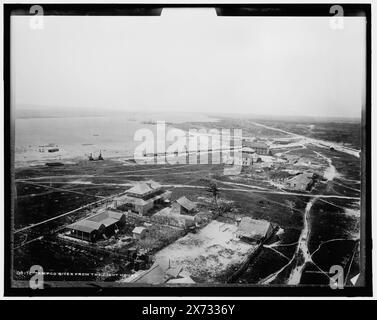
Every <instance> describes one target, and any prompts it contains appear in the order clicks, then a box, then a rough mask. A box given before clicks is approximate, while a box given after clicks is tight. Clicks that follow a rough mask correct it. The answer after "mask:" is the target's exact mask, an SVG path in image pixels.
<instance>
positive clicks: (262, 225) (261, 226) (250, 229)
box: [237, 217, 271, 240]
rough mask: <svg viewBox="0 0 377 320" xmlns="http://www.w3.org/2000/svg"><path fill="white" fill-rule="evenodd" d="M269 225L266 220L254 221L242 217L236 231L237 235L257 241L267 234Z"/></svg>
mask: <svg viewBox="0 0 377 320" xmlns="http://www.w3.org/2000/svg"><path fill="white" fill-rule="evenodd" d="M270 225H271V223H270V222H268V221H266V220H255V219H252V218H250V217H244V218H242V219H241V222H240V225H239V227H238V229H237V235H238V236H241V237H248V238H253V239H256V240H259V239H261V238H263V237H264V236H265V235H266V234H267V231H268V228H269V227H270Z"/></svg>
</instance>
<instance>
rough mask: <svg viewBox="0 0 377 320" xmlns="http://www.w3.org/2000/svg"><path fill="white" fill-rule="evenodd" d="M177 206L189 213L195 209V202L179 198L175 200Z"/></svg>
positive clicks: (183, 197)
mask: <svg viewBox="0 0 377 320" xmlns="http://www.w3.org/2000/svg"><path fill="white" fill-rule="evenodd" d="M176 201H177V203H178V204H179V205H181V206H182V207H184V208H185V209H187V210H189V211H191V210H193V209H195V208H196V204H195V202H192V201H191V200H189V199H187V198H186V197H185V196H182V197H180V198H179V199H177V200H176Z"/></svg>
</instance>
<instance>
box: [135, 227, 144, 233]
mask: <svg viewBox="0 0 377 320" xmlns="http://www.w3.org/2000/svg"><path fill="white" fill-rule="evenodd" d="M144 230H147V229H146V228H144V227H135V228H134V229H133V230H132V233H137V234H141V233H142V232H143V231H144Z"/></svg>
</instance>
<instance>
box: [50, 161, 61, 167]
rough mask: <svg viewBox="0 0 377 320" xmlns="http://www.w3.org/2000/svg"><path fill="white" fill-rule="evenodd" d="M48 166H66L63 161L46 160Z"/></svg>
mask: <svg viewBox="0 0 377 320" xmlns="http://www.w3.org/2000/svg"><path fill="white" fill-rule="evenodd" d="M46 166H48V167H61V166H64V163H63V162H46Z"/></svg>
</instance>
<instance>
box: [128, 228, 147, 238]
mask: <svg viewBox="0 0 377 320" xmlns="http://www.w3.org/2000/svg"><path fill="white" fill-rule="evenodd" d="M147 232H148V229H147V228H145V227H135V228H134V229H133V230H132V236H133V238H134V239H136V240H139V239H143V238H145V236H146V234H147Z"/></svg>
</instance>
